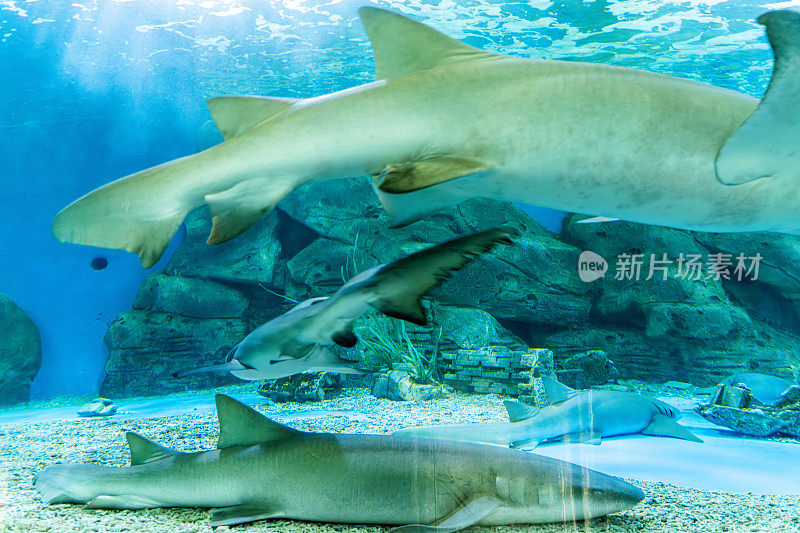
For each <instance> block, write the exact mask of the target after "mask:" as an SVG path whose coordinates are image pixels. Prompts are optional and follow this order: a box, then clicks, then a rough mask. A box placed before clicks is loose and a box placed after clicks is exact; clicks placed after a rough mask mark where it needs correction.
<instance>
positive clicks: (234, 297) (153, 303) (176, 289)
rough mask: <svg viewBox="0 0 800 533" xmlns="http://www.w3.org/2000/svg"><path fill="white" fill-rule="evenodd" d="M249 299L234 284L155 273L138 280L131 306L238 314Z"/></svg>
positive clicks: (215, 314)
mask: <svg viewBox="0 0 800 533" xmlns="http://www.w3.org/2000/svg"><path fill="white" fill-rule="evenodd" d="M248 305H249V302H248V300H247V298H245V297H244V296H243V295H242V293H241V292H239V291H237V290H236V289H234V288H231V287H228V286H226V285H222V284H220V283H215V282H213V281H206V280H202V279H197V278H187V277H181V276H166V275H164V274H155V275H152V276H149V277H148V278H147V279H145V280H144V282H142V284H141V286H140V287H139V292H138V294H137V295H136V300H135V301H134V302H133V308H134V309H149V310H151V311H155V312H159V313H174V314H177V315H183V316H186V317H190V318H240V317H242V316H243V315H244V313H245V311H246V310H247V307H248Z"/></svg>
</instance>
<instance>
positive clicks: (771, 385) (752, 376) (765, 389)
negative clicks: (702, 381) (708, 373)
mask: <svg viewBox="0 0 800 533" xmlns="http://www.w3.org/2000/svg"><path fill="white" fill-rule="evenodd" d="M720 384H722V385H734V386H735V385H738V384H742V385H744V386H745V387H747V388H748V389H750V393H751V394H752V395H753V397H754V398H755V399H756V400H758V401H759V402H761V403H763V404H765V405H775V404H777V403H778V402H779V401H780V400H781V398H783V395H784V394H785V393H786V392H787V391H788V390H789V389H790V388H791V387H796V386H797V383H795V382H793V381H789V380H788V379H783V378H779V377H776V376H770V375H768V374H759V373H757V372H739V373H738V374H734V375H732V376H729V377H727V378H725V379H723V380H722V381H721V382H720Z"/></svg>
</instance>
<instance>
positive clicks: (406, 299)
mask: <svg viewBox="0 0 800 533" xmlns="http://www.w3.org/2000/svg"><path fill="white" fill-rule="evenodd" d="M515 236H517V232H516V230H514V229H512V228H494V229H490V230H486V231H480V232H477V233H472V234H469V235H464V236H462V237H457V238H455V239H452V240H449V241H447V242H443V243H441V244H437V245H436V246H431V247H429V248H425V249H424V250H420V251H419V252H416V253H413V254H411V255H408V256H406V257H403V258H402V259H398V260H397V261H394V262H392V263H388V264H385V265H378V266H376V267H373V268H370V269H368V270H365V271H363V272H361V273H360V274H358V275H356V276H355V277H354V278H353V279H351V280H350V281H348V282H347V283H345V284H344V285H343V286H342V287H341V288H340V289H339V290H338V291H336V293H335V294H333V295H332V296H324V297H319V298H310V299H308V300H305V301H304V302H301V303H299V304H298V305H296V306H295V307H293V308H292V309H290V310H289V311H287V312H286V313H284V314H283V315H281V316H279V317H277V318H273V319H272V320H270V321H269V322H267V323H266V324H262V325H261V326H259V327H258V328H256V329H255V330H254V331H253V332H252V333H250V334H249V335H248V336H247V337H245V339H244V340H243V341H242V342H240V343H239V344H238V345H237V346H236V347H234V348H233V350H231V353H230V354H229V357H230V361H228V362H227V363H223V364H220V365H214V366H208V367H203V368H198V369H195V370H189V371H186V372H181V373H178V374H177V376H179V377H180V376H185V375H189V374H196V373H202V372H230V373H231V374H233V375H234V376H236V377H237V378H239V379H243V380H248V381H254V380H261V379H275V378H279V377H283V376H290V375H292V374H299V373H301V372H322V371H328V372H340V373H360V372H361V371H360V370H357V369H355V368H352V366H351V365H352V364H353V363H352V362H349V361H344V360H342V359H340V358H339V357H338V356H337V355H336V354H334V353H333V352H331V351H330V350H328V349H327V348H325V346H326V345H330V344H332V343H334V342H335V343H336V344H338V345H340V346H345V347H351V346H355V345H356V342H357V341H358V339H357V338H356V336H355V334H354V333H353V324H354V323H355V321H356V319H357V318H358V317H359V316H361V315H362V314H363V313H364V312H365V311H367V310H368V309H369V308H370V307H373V308H375V309H377V310H378V311H380V312H382V313H384V314H386V315H388V316H390V317H393V318H399V319H402V320H407V321H409V322H413V323H414V324H418V325H423V326H424V325H425V324H427V318H426V316H425V309H423V307H422V303H421V298H422V297H423V296H424V295H425V294H426V293H427V292H428V291H430V290H431V289H433V288H434V287H436V286H437V285H439V284H440V283H441V282H442V281H444V280H445V279H447V278H448V277H449V276H450V274H451V273H452V272H453V271H455V270H458V269H460V268H462V267H463V266H465V265H466V264H467V263H469V262H470V261H472V260H473V259H475V258H476V257H478V256H479V255H481V254H484V253H486V252H488V251H489V250H491V249H492V248H493V247H494V246H495V245H497V244H511V239H512V238H513V237H515Z"/></svg>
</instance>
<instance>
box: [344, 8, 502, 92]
mask: <svg viewBox="0 0 800 533" xmlns="http://www.w3.org/2000/svg"><path fill="white" fill-rule="evenodd" d="M358 15H359V16H360V17H361V22H362V23H363V24H364V29H365V30H366V32H367V36H368V37H369V40H370V41H371V42H372V50H373V51H374V52H375V79H378V80H381V79H386V78H393V77H397V76H402V75H404V74H411V73H412V72H417V71H420V70H426V69H429V68H432V67H434V66H436V65H437V64H438V63H441V62H443V61H446V60H447V59H450V58H454V57H458V58H459V59H461V60H463V59H466V58H470V57H475V58H479V57H489V56H492V55H493V54H490V53H488V52H484V51H483V50H479V49H477V48H473V47H471V46H469V45H468V44H464V43H462V42H459V41H456V40H455V39H452V38H450V37H448V36H446V35H444V34H443V33H441V32H438V31H436V30H434V29H433V28H431V27H429V26H426V25H424V24H422V23H420V22H417V21H415V20H412V19H410V18H408V17H405V16H403V15H398V14H397V13H393V12H392V11H387V10H385V9H379V8H374V7H362V8H361V9H359V10H358Z"/></svg>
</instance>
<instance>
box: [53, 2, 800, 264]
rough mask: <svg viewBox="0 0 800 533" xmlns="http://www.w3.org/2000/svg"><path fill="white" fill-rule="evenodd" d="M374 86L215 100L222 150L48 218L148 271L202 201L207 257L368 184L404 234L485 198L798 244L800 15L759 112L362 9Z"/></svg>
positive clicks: (785, 29) (787, 20)
mask: <svg viewBox="0 0 800 533" xmlns="http://www.w3.org/2000/svg"><path fill="white" fill-rule="evenodd" d="M359 15H360V17H361V21H362V22H363V25H364V28H365V30H366V33H367V36H368V37H369V39H370V41H371V43H372V48H373V51H374V54H375V81H374V82H370V83H366V84H364V85H359V86H356V87H352V88H349V89H345V90H343V91H338V92H334V93H330V94H325V95H322V96H317V97H313V98H304V99H292V98H278V97H247V96H220V97H215V98H211V99H209V100H208V107H209V111H210V114H211V117H212V119H213V120H214V121H215V123H216V125H217V126H218V128H219V130H220V131H221V132H222V134H223V136H224V139H225V140H224V142H222V143H221V144H219V145H216V146H213V147H211V148H208V149H206V150H203V151H201V152H199V153H196V154H192V155H189V156H186V157H182V158H179V159H176V160H173V161H169V162H166V163H163V164H161V165H158V166H155V167H152V168H149V169H146V170H143V171H141V172H138V173H136V174H132V175H130V176H126V177H123V178H121V179H118V180H117V181H113V182H111V183H108V184H107V185H104V186H102V187H100V188H98V189H96V190H94V191H92V192H89V193H88V194H87V195H85V196H83V197H82V198H79V199H78V200H76V201H74V202H73V203H72V204H70V205H68V206H67V207H66V208H64V209H63V210H62V211H61V212H60V213H58V214H57V215H56V217H55V219H54V221H53V225H52V231H53V234H54V236H55V237H56V238H57V239H59V240H61V241H64V242H69V243H77V244H84V245H92V246H102V247H110V248H120V249H124V250H128V251H131V252H134V253H136V254H138V255H139V257H140V259H141V261H142V264H143V266H145V267H150V266H152V265H153V264H155V262H156V261H157V260H158V258H159V257H161V255H162V254H163V253H164V251H165V250H166V248H167V246H168V244H169V242H170V240H171V239H172V237H173V235H174V234H175V232H176V231H177V229H178V228H179V226H180V224H181V222H182V220H183V219H184V217H185V216H186V214H187V213H188V212H189V211H191V210H192V209H194V208H195V207H197V206H199V205H202V204H206V205H207V206H208V209H209V211H210V213H211V216H212V218H213V226H212V230H211V233H210V235H209V238H208V242H209V244H217V243H221V242H225V241H227V240H229V239H232V238H234V237H236V236H237V235H239V234H241V233H242V232H244V231H245V230H246V229H247V228H248V227H250V226H251V225H252V224H254V223H255V222H256V221H257V220H258V219H259V218H260V217H262V216H263V215H264V214H265V213H266V212H268V211H269V210H271V209H272V208H274V207H275V206H276V205H277V204H278V203H279V202H280V201H281V200H282V199H283V198H284V197H285V196H287V195H288V194H289V193H291V192H292V191H293V190H295V189H296V188H298V187H299V186H301V185H303V184H305V183H308V182H310V181H316V180H327V179H337V178H352V177H358V176H372V177H373V183H374V185H375V189H376V192H377V194H378V196H379V198H380V200H381V202H382V204H383V206H384V208H385V209H386V210H387V211H388V213H389V215H390V219H391V224H392V225H393V226H399V225H403V224H409V223H411V222H413V221H415V220H418V219H420V218H422V217H425V216H427V215H429V214H430V213H432V212H435V211H438V210H441V209H445V208H448V207H451V206H453V205H455V204H458V203H459V202H461V201H463V200H466V199H468V198H472V197H476V196H482V197H487V198H493V199H498V200H510V201H515V202H520V203H527V204H532V205H537V206H541V207H547V208H552V209H558V210H562V211H569V212H579V213H588V214H592V215H595V216H596V217H603V218H600V219H597V218H595V220H605V219H609V220H613V219H625V220H630V221H634V222H640V223H646V224H657V225H662V226H669V227H675V228H683V229H689V230H696V231H713V232H744V231H774V232H783V233H792V234H797V233H800V217H798V216H797V212H798V210H799V209H800V188H799V187H797V186H796V184H797V182H798V180H799V179H800V154H799V153H798V152H797V151H796V146H797V145H798V144H799V143H800V102H799V101H798V100H800V77H798V76H797V75H796V73H797V72H798V71H799V70H800V11H796V10H792V9H779V10H775V11H771V12H768V13H765V14H764V15H762V16H761V17H759V18H758V22H760V23H761V24H763V25H764V26H765V27H766V33H767V37H768V38H769V42H770V45H771V47H772V50H773V53H774V58H775V62H774V69H773V73H772V78H771V80H770V82H769V86H768V88H767V91H766V93H765V94H764V96H763V97H762V98H761V99H760V100H758V99H755V98H752V97H751V96H748V95H745V94H741V93H737V92H734V91H730V90H726V89H722V88H718V87H714V86H711V85H706V84H702V83H698V82H695V81H691V80H685V79H680V78H676V77H671V76H665V75H661V74H656V73H652V72H647V71H641V70H636V69H629V68H621V67H615V66H610V65H603V64H594V63H583V62H573V61H550V60H538V59H529V58H524V57H513V56H506V55H501V54H496V53H491V52H487V51H485V50H481V49H477V48H473V47H471V46H469V45H466V44H464V43H462V42H459V41H457V40H455V39H452V38H450V37H448V36H446V35H444V34H443V33H441V32H439V31H436V30H434V29H433V28H431V27H429V26H426V25H424V24H422V23H420V22H417V21H415V20H413V19H411V18H409V17H405V16H403V15H400V14H397V13H393V12H391V11H387V10H383V9H379V8H375V7H362V8H361V9H360V10H359Z"/></svg>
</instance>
